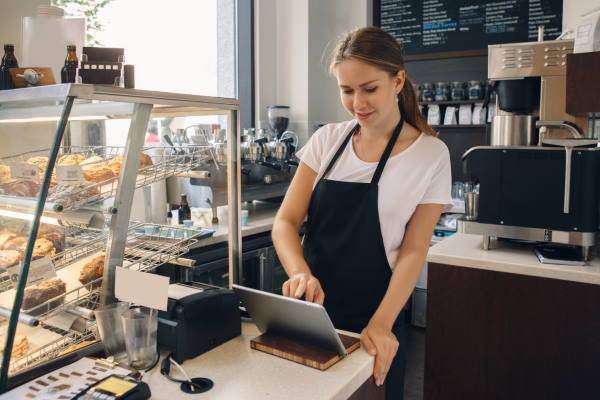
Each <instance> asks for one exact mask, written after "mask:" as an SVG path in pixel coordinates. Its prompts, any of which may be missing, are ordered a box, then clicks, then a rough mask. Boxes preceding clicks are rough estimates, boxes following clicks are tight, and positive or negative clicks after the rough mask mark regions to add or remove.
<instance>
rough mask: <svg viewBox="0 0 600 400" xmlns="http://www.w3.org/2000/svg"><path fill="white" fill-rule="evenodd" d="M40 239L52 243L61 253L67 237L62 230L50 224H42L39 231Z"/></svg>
mask: <svg viewBox="0 0 600 400" xmlns="http://www.w3.org/2000/svg"><path fill="white" fill-rule="evenodd" d="M37 237H38V239H48V240H49V241H51V242H52V244H53V245H54V247H56V251H61V249H62V248H64V242H65V235H64V233H63V232H62V231H61V229H60V228H57V227H54V226H52V225H50V224H41V225H40V229H39V230H38V236H37Z"/></svg>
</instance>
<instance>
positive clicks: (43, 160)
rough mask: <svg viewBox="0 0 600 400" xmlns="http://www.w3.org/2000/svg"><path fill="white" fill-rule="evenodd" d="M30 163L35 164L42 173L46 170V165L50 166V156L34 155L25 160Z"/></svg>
mask: <svg viewBox="0 0 600 400" xmlns="http://www.w3.org/2000/svg"><path fill="white" fill-rule="evenodd" d="M25 162H26V163H28V164H35V165H37V167H38V170H39V171H40V174H43V173H44V172H46V167H47V166H48V157H32V158H29V159H28V160H26V161H25Z"/></svg>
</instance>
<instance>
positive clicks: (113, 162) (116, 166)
mask: <svg viewBox="0 0 600 400" xmlns="http://www.w3.org/2000/svg"><path fill="white" fill-rule="evenodd" d="M122 164H123V156H122V155H118V156H115V157H113V158H112V159H110V160H109V161H108V166H109V167H110V168H111V169H112V170H113V172H114V173H115V175H117V176H118V175H119V174H120V173H121V165H122ZM150 165H152V158H150V156H149V155H147V154H144V153H142V154H141V155H140V168H145V167H148V166H150Z"/></svg>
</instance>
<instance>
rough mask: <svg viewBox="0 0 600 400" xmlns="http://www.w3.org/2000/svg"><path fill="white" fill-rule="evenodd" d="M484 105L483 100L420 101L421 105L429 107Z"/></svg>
mask: <svg viewBox="0 0 600 400" xmlns="http://www.w3.org/2000/svg"><path fill="white" fill-rule="evenodd" d="M475 103H483V99H478V100H444V101H420V102H419V105H422V106H427V105H430V104H431V105H433V104H439V105H445V104H475Z"/></svg>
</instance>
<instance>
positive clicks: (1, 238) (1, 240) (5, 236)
mask: <svg viewBox="0 0 600 400" xmlns="http://www.w3.org/2000/svg"><path fill="white" fill-rule="evenodd" d="M14 237H15V234H14V233H0V249H3V248H4V245H5V244H6V242H8V241H9V240H11V239H14Z"/></svg>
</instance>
